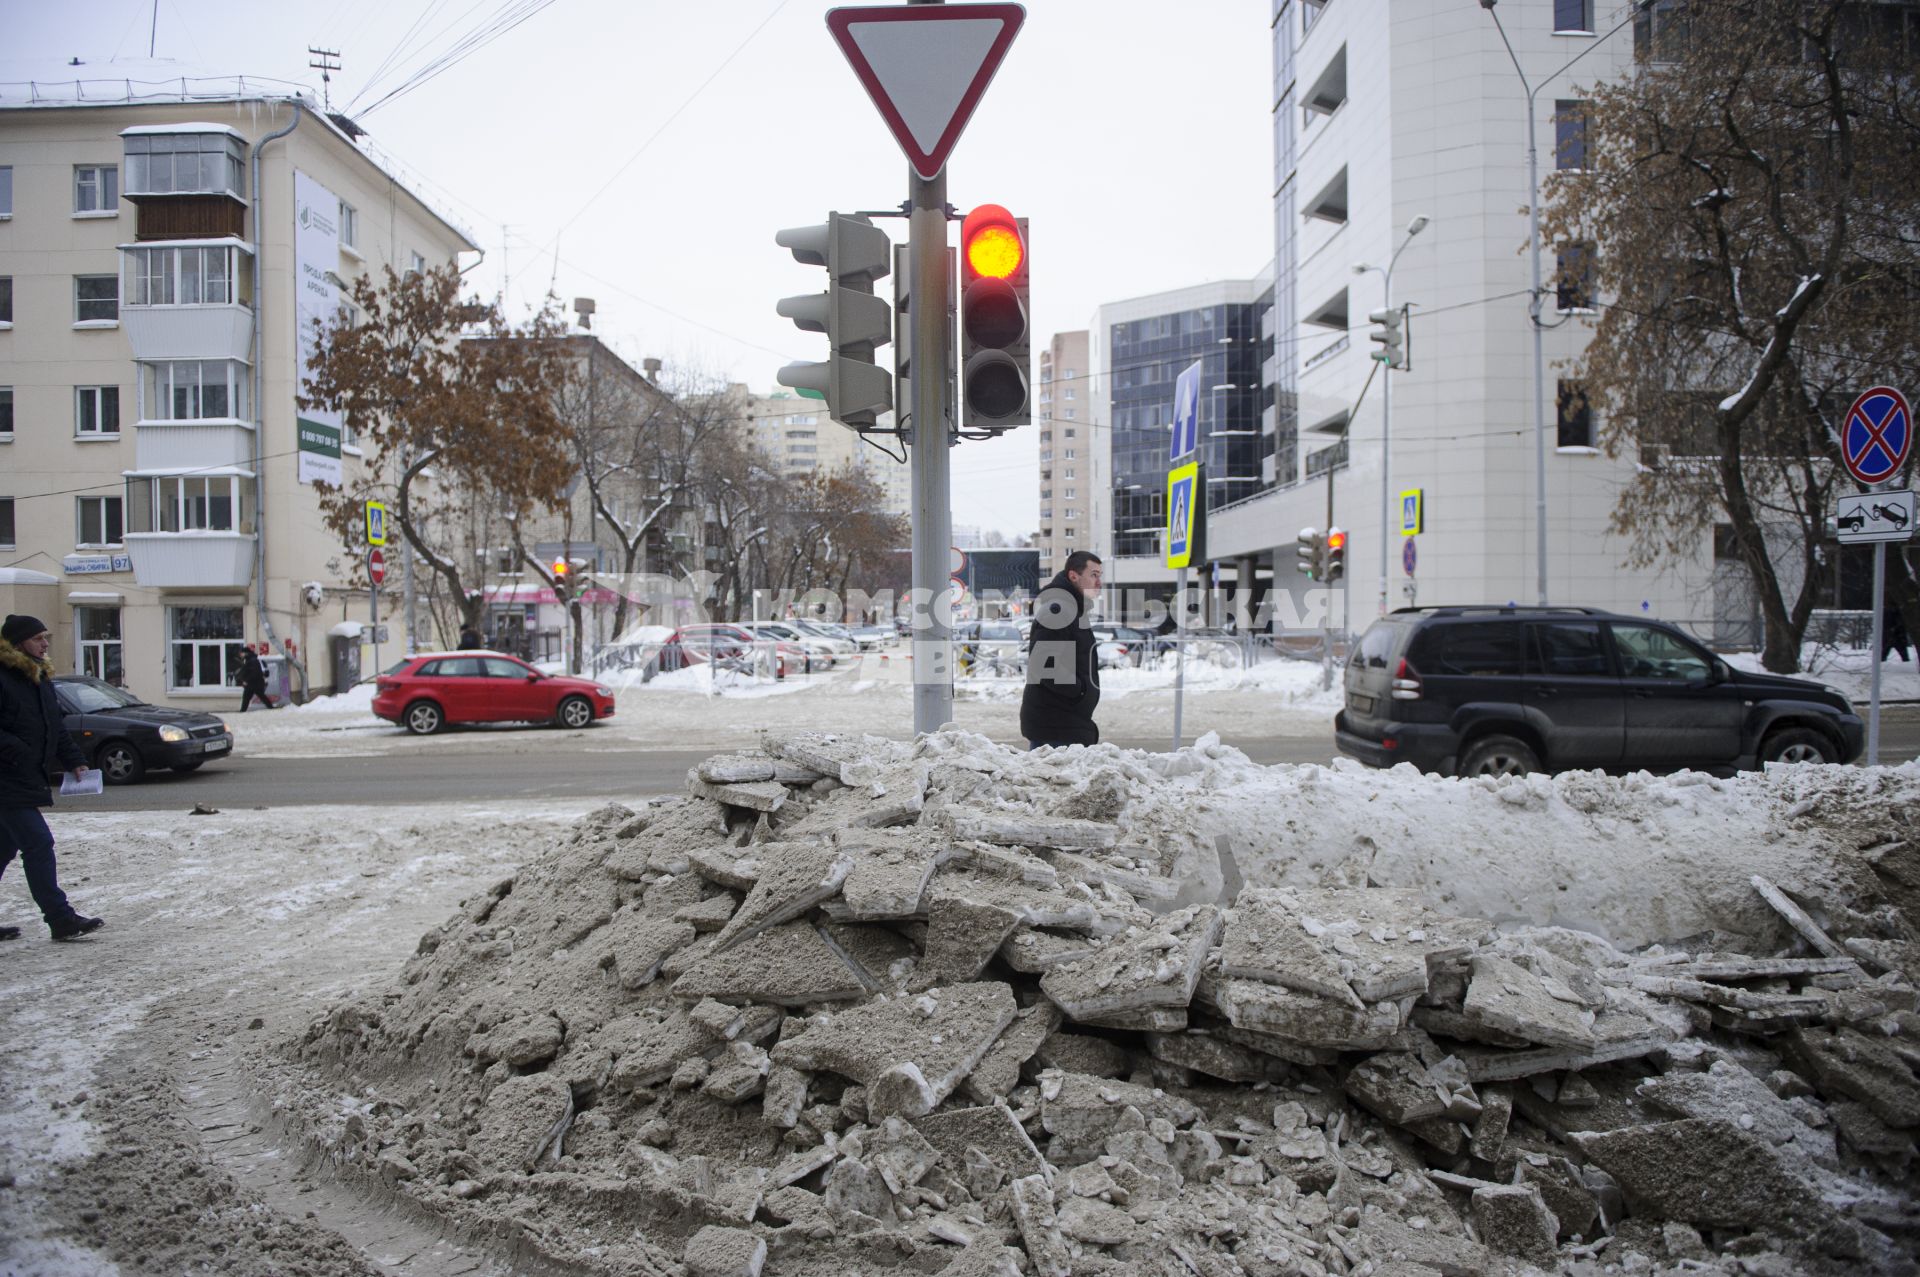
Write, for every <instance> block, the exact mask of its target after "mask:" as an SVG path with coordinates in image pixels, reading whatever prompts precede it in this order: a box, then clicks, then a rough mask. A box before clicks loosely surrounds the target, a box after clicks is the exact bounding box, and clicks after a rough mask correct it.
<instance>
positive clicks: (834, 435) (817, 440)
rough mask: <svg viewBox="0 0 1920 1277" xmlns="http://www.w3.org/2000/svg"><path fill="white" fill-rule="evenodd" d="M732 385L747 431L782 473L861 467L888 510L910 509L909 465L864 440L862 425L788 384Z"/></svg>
mask: <svg viewBox="0 0 1920 1277" xmlns="http://www.w3.org/2000/svg"><path fill="white" fill-rule="evenodd" d="M731 390H732V392H733V393H735V394H736V395H738V396H739V397H740V399H741V401H742V402H743V403H744V404H745V405H746V407H745V418H744V421H745V426H746V429H747V431H748V434H749V437H750V438H751V439H752V441H753V443H754V445H755V446H756V447H758V448H759V449H760V451H761V452H762V453H763V454H765V456H766V457H767V459H768V461H769V463H770V465H771V466H772V468H773V472H774V473H775V474H777V475H779V476H780V477H781V478H786V479H795V478H803V477H805V476H807V475H814V474H819V475H827V474H834V473H836V472H839V471H841V470H847V469H853V470H858V471H859V472H860V473H862V474H864V475H865V476H866V477H867V478H869V479H871V480H872V481H873V482H874V484H875V485H876V486H877V487H879V489H880V491H881V494H882V499H883V507H884V508H885V510H886V511H887V512H888V513H890V514H898V515H900V516H902V517H905V516H906V515H907V514H908V512H909V511H910V510H911V509H912V503H913V475H912V470H911V467H909V466H908V465H906V464H903V463H901V462H899V461H896V460H894V459H893V458H892V457H889V456H888V455H887V454H886V453H884V452H882V451H880V449H879V448H876V447H874V446H872V445H870V444H868V443H866V442H864V441H863V440H862V439H861V438H860V435H859V432H858V431H854V430H849V429H848V428H847V427H845V426H843V425H841V424H840V423H839V422H837V421H835V420H834V419H833V418H832V417H830V416H828V415H827V407H826V404H824V403H823V402H821V401H820V400H818V399H809V398H807V397H806V396H804V395H798V394H795V393H793V392H792V391H789V390H778V391H775V392H773V393H772V394H768V395H756V394H752V393H750V392H748V390H747V388H746V387H745V386H734V387H731ZM880 424H881V425H883V426H890V425H891V424H892V418H891V415H890V414H888V415H885V416H883V417H882V418H881V422H880ZM883 441H884V440H883Z"/></svg>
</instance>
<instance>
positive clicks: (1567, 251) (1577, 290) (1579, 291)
mask: <svg viewBox="0 0 1920 1277" xmlns="http://www.w3.org/2000/svg"><path fill="white" fill-rule="evenodd" d="M1593 252H1594V250H1593V245H1592V244H1589V243H1582V242H1575V243H1571V244H1568V245H1566V246H1565V247H1564V248H1562V249H1561V250H1560V252H1559V255H1558V257H1557V258H1556V260H1557V262H1558V263H1559V265H1558V268H1557V271H1556V275H1557V277H1558V279H1559V283H1558V284H1556V285H1555V295H1554V300H1555V303H1556V304H1557V305H1558V306H1559V307H1560V309H1561V310H1592V309H1593Z"/></svg>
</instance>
